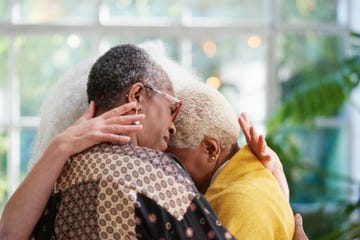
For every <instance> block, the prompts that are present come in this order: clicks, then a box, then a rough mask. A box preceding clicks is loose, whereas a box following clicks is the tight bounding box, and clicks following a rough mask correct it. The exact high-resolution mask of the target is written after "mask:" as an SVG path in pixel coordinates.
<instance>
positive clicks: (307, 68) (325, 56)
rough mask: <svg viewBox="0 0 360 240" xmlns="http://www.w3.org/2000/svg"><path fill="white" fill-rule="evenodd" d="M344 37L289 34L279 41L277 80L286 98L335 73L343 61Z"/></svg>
mask: <svg viewBox="0 0 360 240" xmlns="http://www.w3.org/2000/svg"><path fill="white" fill-rule="evenodd" d="M344 41H345V40H344V38H343V37H341V36H328V35H320V34H315V33H312V32H309V33H307V34H305V35H300V34H287V35H282V36H280V38H279V42H278V43H279V46H278V49H279V54H278V70H277V71H278V79H279V81H280V82H281V87H282V95H283V98H285V97H286V96H287V94H288V93H290V92H291V91H292V90H294V89H295V88H296V87H298V86H299V85H300V84H304V83H309V82H312V81H316V80H317V79H320V78H322V77H324V76H326V75H329V74H330V73H332V72H333V71H334V70H335V69H337V68H338V67H339V64H340V62H341V60H343V58H344V53H345V50H344V48H345V42H344Z"/></svg>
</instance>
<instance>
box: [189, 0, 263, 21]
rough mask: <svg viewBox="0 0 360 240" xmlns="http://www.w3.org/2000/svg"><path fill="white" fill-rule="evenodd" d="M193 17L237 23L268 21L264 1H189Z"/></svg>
mask: <svg viewBox="0 0 360 240" xmlns="http://www.w3.org/2000/svg"><path fill="white" fill-rule="evenodd" d="M188 4H189V8H190V9H191V14H192V17H208V18H217V19H216V20H217V21H219V18H220V19H228V20H232V21H237V22H265V21H266V20H267V16H268V14H267V8H266V6H267V5H266V4H267V3H266V1H264V0H240V1H239V0H223V1H218V0H199V1H188Z"/></svg>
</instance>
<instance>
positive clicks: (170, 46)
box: [100, 37, 179, 60]
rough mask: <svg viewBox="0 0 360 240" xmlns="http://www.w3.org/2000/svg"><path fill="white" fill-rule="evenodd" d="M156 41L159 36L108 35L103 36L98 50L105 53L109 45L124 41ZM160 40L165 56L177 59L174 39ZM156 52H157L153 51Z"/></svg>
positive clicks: (176, 46)
mask: <svg viewBox="0 0 360 240" xmlns="http://www.w3.org/2000/svg"><path fill="white" fill-rule="evenodd" d="M157 41H159V38H149V37H146V38H145V37H144V38H142V37H138V38H136V39H126V40H125V39H123V38H120V37H108V38H104V39H103V40H102V41H101V44H100V45H101V46H100V52H101V53H105V52H106V51H107V50H109V49H110V48H111V47H114V46H117V45H119V44H125V43H132V44H136V45H139V44H144V43H146V44H157ZM161 42H162V43H163V45H164V48H165V54H166V56H169V57H170V58H171V59H173V60H177V59H179V51H178V45H177V40H176V39H164V38H162V39H161ZM155 54H157V53H155Z"/></svg>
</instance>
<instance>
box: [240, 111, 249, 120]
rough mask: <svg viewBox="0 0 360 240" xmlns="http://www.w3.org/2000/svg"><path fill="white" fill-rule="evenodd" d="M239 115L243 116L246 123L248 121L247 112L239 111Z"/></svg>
mask: <svg viewBox="0 0 360 240" xmlns="http://www.w3.org/2000/svg"><path fill="white" fill-rule="evenodd" d="M241 116H242V117H243V118H244V120H245V121H246V122H247V123H249V119H248V117H247V114H246V113H245V112H242V113H241Z"/></svg>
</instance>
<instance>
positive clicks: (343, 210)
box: [267, 33, 360, 239]
mask: <svg viewBox="0 0 360 240" xmlns="http://www.w3.org/2000/svg"><path fill="white" fill-rule="evenodd" d="M351 38H352V40H353V41H352V42H353V50H354V51H353V52H354V53H355V54H354V55H353V56H352V57H350V58H346V59H344V60H343V61H341V63H340V64H339V65H338V67H337V68H330V69H332V71H331V72H328V73H327V74H326V75H322V76H319V77H318V78H314V77H313V76H314V75H317V74H318V73H317V72H318V71H319V69H320V67H319V66H320V65H321V62H319V63H315V64H314V65H313V66H312V67H311V66H307V67H305V68H303V69H300V70H299V71H297V72H296V73H295V74H293V75H292V76H291V77H290V78H289V80H288V81H287V82H286V83H285V84H287V86H288V87H287V90H288V92H287V94H286V96H285V97H284V99H283V103H282V104H281V106H280V107H279V108H278V110H277V111H276V112H275V113H274V114H273V116H272V118H271V119H270V120H269V121H268V125H267V129H268V133H267V141H268V144H269V145H270V146H271V147H272V148H273V149H274V150H275V151H276V152H277V153H278V155H279V157H280V159H282V161H283V163H284V169H285V172H286V175H287V176H288V181H289V186H290V189H293V192H292V196H291V199H292V202H297V201H300V202H303V203H304V202H309V203H310V202H313V201H314V199H313V198H311V196H313V197H316V200H317V202H318V205H316V206H315V208H314V210H311V211H307V212H305V213H303V217H304V228H305V230H306V232H307V233H308V235H309V237H310V239H354V238H356V237H360V219H359V217H358V215H356V214H359V211H360V199H358V201H357V202H355V203H353V202H349V200H348V196H349V194H348V192H349V190H350V188H351V186H354V185H355V186H359V185H360V183H359V182H357V181H355V180H353V179H351V178H350V177H348V176H346V175H344V174H342V173H341V171H335V170H338V169H337V168H338V166H336V165H335V166H332V168H330V169H329V168H326V167H325V168H324V163H323V162H321V161H331V159H330V160H328V159H327V158H329V156H332V157H333V158H338V159H335V160H334V162H338V163H341V162H343V159H348V157H347V156H341V154H338V153H335V152H331V151H333V150H334V146H335V145H339V144H341V142H343V141H344V139H342V138H341V131H342V130H341V129H339V130H338V131H336V130H332V131H324V130H321V129H320V130H319V127H318V126H317V125H316V120H317V119H319V117H324V118H327V119H329V118H330V119H331V118H335V119H339V118H341V115H342V113H343V107H344V105H345V104H346V103H349V99H350V97H351V93H352V91H353V90H354V89H355V88H356V87H358V86H359V82H360V54H359V52H358V50H359V43H360V35H359V34H357V33H352V34H351ZM328 51H331V50H330V49H328ZM320 61H321V59H320ZM309 78H310V79H311V81H309V80H306V79H309ZM289 86H290V87H289ZM356 104H359V102H355V103H354V102H353V103H350V104H349V105H350V107H355V109H358V107H359V106H357V105H356ZM321 131H323V132H325V133H326V134H324V136H323V145H322V146H320V148H324V149H320V150H318V149H317V150H318V151H323V152H325V154H326V156H325V157H324V156H323V155H321V156H319V158H320V160H319V159H318V161H320V164H316V160H315V161H314V160H312V159H310V160H309V159H307V160H304V159H306V158H308V155H307V152H309V151H311V147H312V145H313V142H314V138H315V136H316V135H318V134H319V133H320V132H321ZM337 132H338V133H337ZM345 145H346V143H345ZM304 146H305V147H304ZM317 147H319V146H317ZM328 151H330V153H329V152H328ZM324 159H325V160H324ZM314 162H315V163H314ZM326 164H329V163H326ZM326 164H325V165H326ZM304 176H305V177H304ZM309 176H311V177H312V179H306V177H309ZM329 186H330V187H332V188H329ZM301 196H307V197H310V199H302V198H301ZM329 206H330V207H329ZM295 210H296V205H295Z"/></svg>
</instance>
